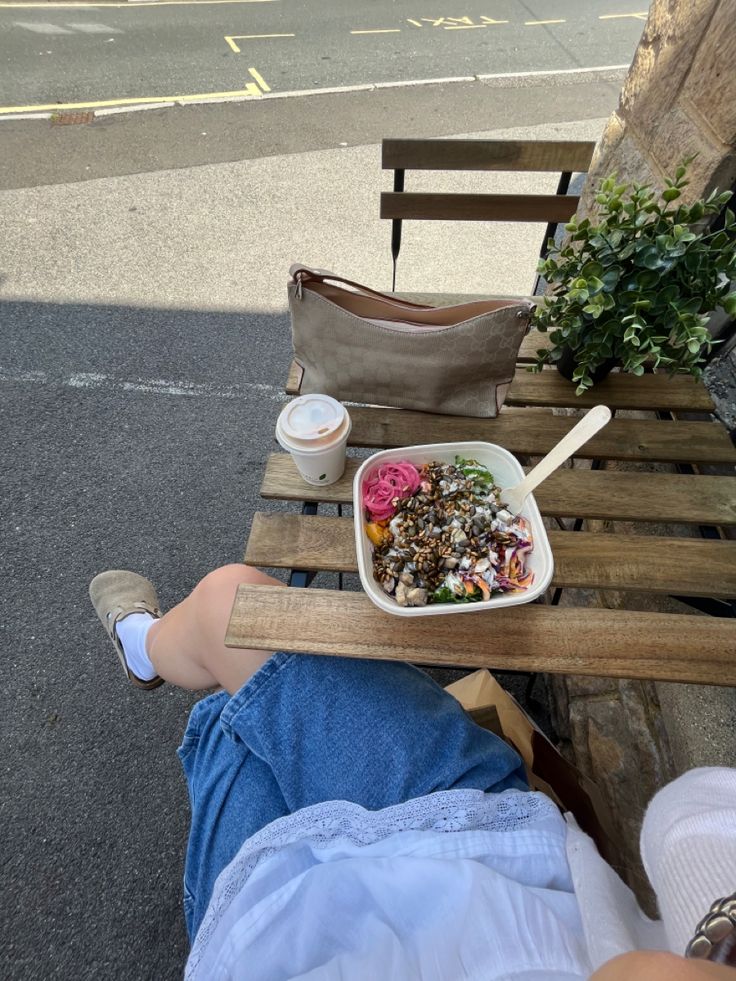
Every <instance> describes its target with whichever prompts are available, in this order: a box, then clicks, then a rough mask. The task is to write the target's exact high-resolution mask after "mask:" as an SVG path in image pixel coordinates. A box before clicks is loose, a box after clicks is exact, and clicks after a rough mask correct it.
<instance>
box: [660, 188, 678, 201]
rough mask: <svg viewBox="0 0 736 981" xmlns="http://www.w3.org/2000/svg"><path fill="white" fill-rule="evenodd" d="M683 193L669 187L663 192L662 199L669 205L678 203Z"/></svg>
mask: <svg viewBox="0 0 736 981" xmlns="http://www.w3.org/2000/svg"><path fill="white" fill-rule="evenodd" d="M681 193H682V192H681V191H678V190H677V188H676V187H668V188H666V189H665V190H664V191H662V197H663V199H664V200H665V201H667V202H668V203H669V202H670V201H676V200H677V199H678V198H679V197H680V196H681Z"/></svg>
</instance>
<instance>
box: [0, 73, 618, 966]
mask: <svg viewBox="0 0 736 981" xmlns="http://www.w3.org/2000/svg"><path fill="white" fill-rule="evenodd" d="M568 84H569V85H570V89H571V90H574V98H573V91H571V90H568V89H567V88H565V91H564V92H562V90H561V89H559V88H557V89H555V88H550V87H549V86H548V85H547V83H546V82H545V81H543V80H539V81H538V82H537V84H536V86H534V87H532V88H526V89H523V90H518V91H517V90H504V91H501V92H494V91H492V90H479V91H482V92H483V93H484V94H487V95H488V96H489V98H488V99H487V102H486V107H485V112H484V115H483V116H482V119H483V123H484V125H483V127H482V129H483V132H484V133H486V134H494V135H499V136H517V137H523V136H527V137H529V138H549V139H552V138H571V139H595V138H596V137H597V136H598V135H599V133H600V131H601V129H602V126H603V122H604V117H605V116H607V114H608V112H609V111H610V110H611V108H613V106H614V105H615V102H616V97H617V90H618V85H617V84H614V83H613V82H611V83H605V85H606V86H607V88H604V87H599V88H597V89H595V86H594V87H593V90H594V91H597V93H598V94H597V95H596V97H595V98H594V99H593V100H592V102H591V101H589V99H588V93H589V92H590V91H591V84H592V83H591V80H590V79H582V80H578V81H577V82H570V83H568ZM415 91H416V93H417V95H416V101H415V103H413V105H412V104H411V103H410V102H409V101H405V102H404V103H403V104H402V105H403V106H404V108H405V110H406V115H407V118H408V119H409V120H410V121H411V123H410V125H409V126H408V128H409V131H410V132H416V131H417V130H421V131H424V132H426V131H427V130H428V129H430V128H431V121H432V117H431V115H429V117H428V114H429V113H431V108H430V107H431V98H430V97H429V96H428V94H427V92H425V91H420V90H419V89H417V90H415ZM606 92H607V93H608V96H607V100H606V98H605V97H604V96H605V94H606ZM375 96H376V93H357V94H353V95H350V96H348V95H334V96H319V97H305V98H304V99H302V100H301V101H300V108H301V112H302V113H303V118H305V119H316V120H319V121H320V126H319V129H318V133H321V134H322V136H323V138H324V141H325V142H324V144H323V147H322V148H319V147H317V146H315V143H317V142H318V136H316V135H313V136H311V137H307V136H305V135H304V133H303V131H302V130H300V129H299V128H297V127H294V119H295V117H294V116H291V115H288V114H289V113H292V112H294V108H293V106H290V105H289V107H288V108H287V105H288V104H289V100H284V102H282V103H281V105H282V110H281V111H282V113H284V115H282V116H279V115H278V114H277V113H275V111H274V110H272V109H269V110H268V112H269V113H273V114H272V115H270V116H260V117H258V123H257V125H256V124H255V123H254V117H253V116H250V115H248V116H246V115H245V113H246V111H247V112H248V113H250V112H251V110H253V109H254V108H257V109H258V111H259V112H263V111H264V109H265V103H263V104H258V106H255V104H250V103H249V104H242V105H241V106H240V107H222V106H210V107H197V108H186V109H172V110H166V111H165V114H161V115H160V116H159V114H158V113H154V112H147V113H140V114H137V115H138V119H143V117H145V125H149V122H148V121H149V120H152V119H154V117H159V122H160V123H161V133H162V134H163V135H162V138H161V143H160V146H158V145H157V146H155V147H154V146H152V147H151V148H150V149H149V157H148V161H149V163H148V171H149V172H139V171H145V169H146V166H145V164H146V161H145V159H144V157H143V154H144V149H143V144H144V142H145V140H144V138H143V136H141V135H140V134H138V136H136V131H135V128H134V126H133V120H132V117H131V119H128V120H125V121H122V117H111V118H115V119H116V120H118V121H117V122H115V123H110V124H109V126H108V125H106V126H105V127H103V128H102V129H101V130H99V131H98V130H97V129H96V127H97V124H96V123H95V124H94V125H93V126H91V127H68V128H66V129H64V130H63V132H64V140H65V141H66V142H64V143H61V142H58V143H53V142H51V141H52V139H54V138H55V137H56V131H55V130H54V129H53V128H52V127H50V126H49V125H48V123H45V122H42V123H36V122H30V121H22V122H19V123H17V124H16V123H2V124H0V125H2V126H4V127H12V129H4V130H3V135H5V134H12V138H13V140H14V141H17V146H18V148H19V154H20V155H19V157H18V160H19V162H20V163H21V164H24V165H25V169H26V174H25V176H24V179H23V180H21V179H20V178H21V176H23V175H21V174H20V172H19V171H16V172H15V175H14V176H13V175H11V179H10V180H9V181H8V185H6V189H5V190H3V191H2V192H0V221H2V227H3V246H4V247H3V255H2V260H1V261H0V318H1V321H2V324H3V330H2V332H0V392H2V401H1V402H0V412H1V413H2V415H1V416H0V419H1V420H2V433H3V445H4V448H5V455H4V463H5V465H4V466H3V468H2V483H3V496H4V501H5V502H6V503H5V523H4V525H5V540H6V544H5V547H4V548H3V551H2V559H1V561H2V563H3V572H4V576H3V582H4V584H5V588H4V590H3V593H2V596H0V610H1V611H2V616H1V617H0V629H1V630H2V650H3V655H4V670H3V673H2V680H1V681H0V720H1V721H0V738H1V739H2V745H3V748H4V754H3V791H2V794H1V795H0V820H1V821H2V826H3V828H4V835H3V845H2V850H3V861H2V863H1V864H0V880H1V882H2V884H1V886H0V888H2V893H3V896H4V897H5V899H4V902H3V904H2V913H1V914H0V917H1V919H2V927H3V938H4V940H3V944H2V946H0V976H1V977H7V978H12V979H13V981H25V979H36V978H39V977H43V978H48V979H51V978H62V979H68V978H74V979H75V981H76V979H99V978H126V979H127V978H135V979H138V978H146V979H148V978H150V979H156V981H162V979H170V978H171V979H173V978H176V977H179V976H180V975H181V971H182V968H183V964H184V961H185V957H186V951H187V942H186V937H185V933H184V927H183V920H182V914H181V875H182V869H183V857H184V850H185V845H186V836H187V820H188V802H187V796H186V788H185V784H184V781H183V777H182V775H181V773H180V770H179V766H178V764H177V761H176V759H175V750H176V747H177V744H178V743H179V741H180V739H181V735H182V732H183V730H184V726H185V724H186V719H187V716H188V713H189V711H190V709H191V707H192V705H193V704H194V702H195V701H196V700H197V698H198V695H196V694H190V693H186V692H182V691H179V690H176V689H173V688H171V687H170V686H164V687H163V688H161V689H159V690H157V691H154V692H151V693H145V692H138V691H136V690H134V689H133V688H132V687H131V686H129V685H128V684H126V683H125V681H124V678H123V675H122V672H121V670H120V668H119V665H118V663H117V660H116V658H115V655H114V653H113V651H112V648H111V647H110V645H109V643H108V642H107V641H106V638H105V636H104V633H103V630H102V628H101V626H100V625H99V623H98V622H97V621H96V619H95V617H94V614H93V611H92V609H91V606H90V604H89V600H88V598H87V584H88V582H89V580H90V578H91V577H92V576H93V575H94V574H95V573H97V572H99V571H100V570H102V569H105V568H109V567H118V568H132V569H135V570H137V571H139V572H141V573H143V574H144V575H146V576H149V577H150V578H151V579H152V580H153V581H154V582H155V583H156V585H157V587H158V589H159V593H160V598H161V602H162V604H163V606H164V608H167V607H169V606H171V605H172V604H174V603H176V602H177V601H179V600H180V599H182V598H183V597H184V595H186V593H187V592H188V591H189V590H190V589H191V588H192V586H193V585H194V584H195V583H196V582H197V581H198V579H199V578H200V577H201V576H203V575H204V574H205V573H206V572H207V571H209V570H210V569H211V568H213V567H215V566H217V565H220V564H222V563H225V562H230V561H233V560H238V559H239V558H240V557H241V555H242V551H243V547H244V543H245V541H246V538H247V534H248V527H249V521H250V516H251V515H252V514H253V512H254V511H255V510H256V509H259V508H260V509H267V508H268V507H270V506H273V507H282V505H280V504H277V503H276V504H273V505H269V504H268V503H267V502H262V501H261V500H260V499H259V496H258V488H259V483H260V479H261V473H262V467H263V461H264V458H265V455H266V453H267V452H268V451H269V450H270V449H271V448H272V447H273V445H274V443H273V424H274V420H275V417H276V414H277V412H278V410H279V407H280V405H281V403H282V401H283V395H282V394H281V393H282V385H283V381H284V378H285V374H286V370H287V366H288V363H289V351H290V336H289V323H288V316H287V314H286V302H285V300H286V296H285V293H286V291H285V283H286V277H287V270H288V266H289V264H290V263H291V262H292V261H294V260H302V261H305V262H307V263H311V264H316V265H320V266H326V267H328V268H329V267H330V266H332V267H334V268H335V269H337V270H339V271H340V272H342V273H343V274H344V275H347V276H349V277H352V278H357V279H359V280H361V279H362V280H364V281H366V282H368V283H371V284H374V285H377V286H378V287H379V288H380V287H382V286H387V285H388V283H389V282H390V268H391V265H390V256H389V246H388V241H389V229H388V227H387V223H385V222H381V221H380V219H378V217H377V214H378V206H377V203H378V195H379V191H380V189H381V187H384V186H386V185H387V184H388V183H389V182H390V177H389V175H385V174H382V172H381V169H380V147H379V146H378V145H376V143H374V142H369V143H367V145H360V146H345V147H341V146H338V145H337V144H338V143H339V142H345V141H343V140H338V139H337V137H338V135H339V132H338V131H342V127H343V126H345V127H346V128H347V126H348V123H347V120H348V117H351V116H352V115H353V114H360V115H361V117H362V118H364V119H367V120H369V121H370V126H369V128H368V130H367V132H368V133H369V134H370V137H369V139H370V140H371V141H372V140H378V138H379V126H378V122H377V120H378V116H379V114H380V113H379V111H378V109H377V108H376V109H372V108H368V104H369V101H370V100H371V99H374V98H375ZM431 96H432V97H433V98H434V99H435V100H436V101H437V102H438V103H439V104H440V105H441V107H442V108H441V112H440V114H439V116H438V117H437V118H439V119H441V120H442V128H441V132H444V133H447V132H453V131H452V130H449V129H448V127H449V124H450V123H449V121H450V110H451V106H452V105H454V106H455V111H456V116H455V118H456V128H455V130H454V132H455V133H456V134H458V135H463V134H464V133H468V132H471V133H473V132H475V133H478V128H477V126H476V127H475V128H473V127H471V126H468V125H467V123H468V121H469V115H468V113H467V112H466V111H465V109H464V108H463V100H464V99H465V93H463V92H461V90H460V89H459V88H458V87H457V86H447V87H441V86H439V87H434V86H433V87H432V92H431ZM402 98H405V97H402ZM345 99H350V100H351V101H350V102H349V104H348V106H347V107H346V106H345V103H344V102H343V100H345ZM361 99H362V100H363V101H362V102H361V101H360V100H361ZM508 99H516V100H517V101H516V103H515V105H516V108H517V116H516V122H517V125H516V127H515V128H513V129H510V128H505V123H506V120H507V119H508V116H507V115H506V113H507V108H506V106H505V105H504V103H505V102H506V101H507V100H508ZM606 101H607V104H605V103H606ZM573 103H575V105H576V106H577V109H576V114H575V115H573V114H572V112H573V110H572V109H570V114H569V115H568V118H567V119H565V118H564V113H563V112H562V110H561V109H559V108H558V109H557V111H556V112H555V109H554V107H555V106H557V107H562V106H568V107H571V106H572V104H573ZM382 105H383V111H384V123H385V128H386V129H393V131H394V132H401V125H399V122H397V121H396V118H397V117H395V116H393V115H391V110H394V109H396V106H397V105H398V103H382ZM581 106H583V107H584V108H583V109H581ZM545 107H546V109H547V110H549V112H550V113H551V114H552V115H551V116H550V117H548V118H551V119H552V121H551V122H546V123H544V124H542V123H541V121H540V116H542V113H543V112H544V111H545ZM236 110H237V112H240V113H243V115H242V116H240V117H238V116H237V114H236ZM586 111H590V112H592V111H595V112H596V113H597V115H596V116H595V117H592V118H589V119H581V116H582V115H584V113H585V112H586ZM229 112H231V113H232V115H227V113H229ZM192 113H195V114H197V115H196V116H195V117H193V116H191V115H188V116H187V119H189V120H190V121H191V120H193V119H196V123H195V125H196V126H197V127H198V126H200V125H201V126H202V129H203V131H205V130H207V126H208V125H209V124H208V123H207V122H206V119H205V117H204V116H202V115H199V114H202V113H212V116H211V118H212V119H213V120H214V119H215V118H217V119H218V120H220V123H218V125H220V127H221V128H220V131H219V132H220V140H219V141H218V142H217V143H216V144H214V146H215V147H219V148H220V152H221V155H222V156H225V157H227V154H229V153H231V152H234V149H235V143H234V141H230V142H228V138H227V136H226V134H227V132H228V129H227V124H228V123H232V121H233V120H235V119H238V118H239V119H240V122H239V125H240V127H241V133H245V132H248V133H249V139H250V143H249V144H248V145H247V146H246V144H245V141H243V143H242V144H241V146H245V147H246V149H245V152H244V153H243V157H244V159H240V160H234V161H232V160H231V161H230V162H216V163H209V164H206V165H200V166H189V163H191V162H192V161H191V154H190V151H189V150H187V149H186V148H185V147H184V146H183V144H184V143H185V142H186V140H185V134H186V127H185V125H184V124H183V123H181V122H180V120H179V119H178V118H177V114H182V115H183V114H192ZM496 113H497V117H496V118H497V119H498V120H499V121H500V122H498V123H495V124H494V114H496ZM329 119H332V120H333V121H334V125H333V126H332V128H331V127H330V126H329V125H328V124H327V122H326V120H329ZM389 123H391V125H390V126H389ZM522 124H526V125H522ZM506 125H507V124H506ZM21 126H23V127H27V128H26V129H24V130H23V131H22V132H23V133H24V134H40V135H35V136H31V135H28V136H26V137H25V140H26V141H27V142H23V138H21V137H18V133H19V132H20V131H19V130H18V128H17V127H21ZM351 126H352V128H350V129H349V132H350V135H351V139H353V140H356V139H357V137H358V130H357V126H356V124H355V123H352V124H351ZM37 127H38V129H37ZM41 127H43V128H41ZM215 128H216V127H215ZM287 128H288V129H289V130H290V131H291V133H292V140H293V142H292V144H291V147H290V146H289V144H288V142H287V137H286V132H287ZM307 128H308V127H306V126H305V127H304V129H307ZM192 132H193V131H192V129H191V128H190V133H192ZM100 134H101V135H100ZM380 135H383V134H380ZM153 136H154V134H153V131H151V130H148V131H146V137H145V139H146V140H153ZM44 137H46V138H48V140H49V142H48V143H47V144H44V142H43V139H44ZM85 140H99V143H97V144H95V143H93V142H89V143H85V142H84V141H85ZM34 141H35V142H34ZM75 141H77V142H75ZM191 142H196V141H195V140H194V138H193V137H192V139H191ZM104 143H106V144H107V149H106V151H105V152H102V151H101V150H100V154H99V155H100V158H101V161H102V162H101V163H100V162H99V161H98V159H97V150H98V148H99V147H100V146H102V145H103V144H104ZM128 144H130V147H128V146H127V145H128ZM44 146H46V151H45V153H44V152H43V150H44ZM59 148H63V153H62V152H58V153H56V150H59ZM34 152H35V153H36V156H35V157H34V156H33V153H34ZM159 152H160V154H161V156H160V158H159V157H158V156H157V154H158V153H159ZM197 152H198V153H199V152H200V151H199V150H198V151H197ZM116 154H117V155H118V157H119V159H118V162H117V163H116V162H115V157H116ZM259 154H260V155H259ZM67 155H69V156H70V158H71V159H72V160H73V161H74V162H75V166H76V167H77V168H78V170H77V172H76V173H75V174H70V173H69V169H68V161H67V160H66V159H65V158H66V156H67ZM158 159H164V160H166V161H167V162H169V161H170V163H171V169H166V170H163V169H160V165H158V166H157V167H156V169H153V166H152V165H153V164H154V162H155V161H156V160H158ZM215 159H217V157H215ZM50 161H51V162H50ZM84 161H86V163H85V162H84ZM197 162H200V163H201V159H199V158H197ZM54 164H55V166H54ZM83 166H85V167H86V166H89V167H91V168H94V169H93V170H92V171H89V172H85V171H84V170H82V167H83ZM34 168H35V169H34ZM100 168H101V170H100ZM176 168H180V169H176ZM90 173H94V174H95V176H94V178H92V179H85V176H88V175H89V174H90ZM431 176H432V175H424V176H423V177H422V178H421V180H420V181H419V183H418V184H417V185H416V186H417V187H420V186H425V184H424V183H423V182H424V181H428V180H430V179H431ZM39 177H40V178H41V182H40V183H39ZM482 179H483V175H473V176H472V177H471V178H470V185H469V186H470V187H471V188H472V187H478V186H480V184H479V183H478V182H479V181H481V180H482ZM550 180H553V178H548V179H547V180H546V182H545V180H544V179H541V183H536V181H537V178H536V177H535V176H534V175H531V176H529V177H527V178H525V179H524V181H523V186H522V185H520V184H518V183H514V182H513V181H512V182H511V184H505V185H503V186H504V187H508V188H509V189H512V188H516V189H519V190H521V189H525V190H531V189H532V187H538V188H539V189H540V190H542V189H545V188H546V187H548V186H549V181H550ZM517 182H518V178H517ZM14 183H15V184H20V183H25V184H29V185H30V184H33V183H37V184H38V186H22V187H18V186H15V187H13V186H12V185H13V184H14ZM434 186H435V187H436V188H437V189H438V190H442V189H443V188H445V187H449V188H452V187H455V186H456V182H455V181H453V180H452V179H449V180H448V179H447V177H443V178H442V180H440V179H439V177H438V176H437V178H436V179H435V180H434ZM509 231H510V230H508V229H506V230H504V229H503V228H500V229H496V230H495V231H493V232H491V231H490V230H488V229H482V230H481V229H479V228H478V227H473V226H471V225H455V226H452V225H448V226H444V225H442V224H441V223H416V224H414V225H411V224H408V225H407V226H406V234H405V242H404V247H403V251H402V257H401V260H400V265H399V288H401V289H406V290H411V289H417V290H421V289H425V290H426V289H433V288H437V284H438V283H441V284H442V288H443V289H445V290H448V291H451V290H458V291H469V292H517V293H518V292H525V291H526V290H528V289H529V285H530V282H531V281H532V279H533V273H534V266H535V255H536V249H537V247H538V235H539V232H538V229H534V228H525V227H523V226H518V227H515V228H514V229H513V235H509V234H508V232H509ZM509 242H512V243H513V244H512V245H511V246H509ZM461 257H462V258H461ZM469 257H470V259H469Z"/></svg>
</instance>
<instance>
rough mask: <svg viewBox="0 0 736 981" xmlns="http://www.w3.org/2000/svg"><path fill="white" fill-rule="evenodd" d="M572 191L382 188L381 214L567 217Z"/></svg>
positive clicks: (433, 218)
mask: <svg viewBox="0 0 736 981" xmlns="http://www.w3.org/2000/svg"><path fill="white" fill-rule="evenodd" d="M579 200H580V199H579V198H578V197H577V196H576V195H574V194H567V195H566V194H436V193H426V192H419V193H417V192H414V191H403V192H401V193H397V192H395V191H383V192H382V194H381V218H402V219H404V218H411V219H413V220H415V221H544V222H554V223H557V222H561V221H569V220H570V218H571V217H572V215H574V214H575V211H576V210H577V206H578V202H579Z"/></svg>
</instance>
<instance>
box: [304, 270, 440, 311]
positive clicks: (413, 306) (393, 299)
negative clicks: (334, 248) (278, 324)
mask: <svg viewBox="0 0 736 981" xmlns="http://www.w3.org/2000/svg"><path fill="white" fill-rule="evenodd" d="M289 275H290V276H291V279H292V282H294V283H296V284H297V289H299V288H300V287H301V284H302V283H304V282H306V281H308V280H310V279H311V280H314V281H315V282H317V283H324V281H325V280H326V279H330V280H332V281H333V282H335V283H343V284H344V285H345V286H352V287H353V289H356V290H358V292H359V293H363V294H367V295H369V296H377V297H378V298H379V299H381V300H388V302H389V303H392V304H394V305H396V306H401V307H406V308H407V309H410V310H432V309H434V307H432V305H431V304H429V303H411V302H410V301H409V300H401V299H399V297H397V296H391V294H389V293H379V292H378V290H372V289H371V288H370V287H369V286H361V284H360V283H355V282H353V280H352V279H345V278H344V277H342V276H336V275H335V273H331V272H328V271H327V270H326V269H310V267H309V266H302V265H301V264H300V263H298V262H297V263H295V264H294V265H293V266H292V267H291V268H290V269H289Z"/></svg>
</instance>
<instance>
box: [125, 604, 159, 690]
mask: <svg viewBox="0 0 736 981" xmlns="http://www.w3.org/2000/svg"><path fill="white" fill-rule="evenodd" d="M156 619H157V618H156V617H152V616H151V614H150V613H131V614H129V616H127V617H125V619H123V620H119V621H118V623H117V625H116V627H115V630H116V632H117V635H118V639H119V640H120V643H121V644H122V645H123V650H124V651H125V660H126V661H127V662H128V667H129V668H130V670H131V671H132V672H133V674H134V675H135V676H136V678H140V679H141V681H152V680H153V679H154V678H155V677H156V676H157V674H158V672H157V671H156V669H155V668H154V666H153V664H151V659H150V658H149V656H148V652H147V651H146V637H147V635H148V631H149V630H150V628H151V624H154V623H155V622H156Z"/></svg>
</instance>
